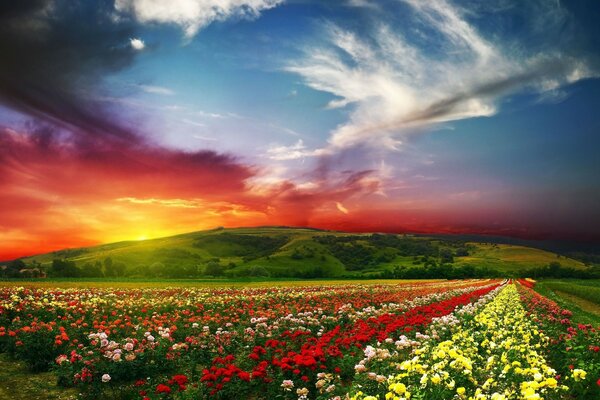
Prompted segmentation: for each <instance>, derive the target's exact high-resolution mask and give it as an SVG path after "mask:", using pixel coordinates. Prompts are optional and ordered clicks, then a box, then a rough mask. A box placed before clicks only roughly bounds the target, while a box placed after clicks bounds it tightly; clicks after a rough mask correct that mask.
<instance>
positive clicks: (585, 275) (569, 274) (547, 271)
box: [519, 261, 600, 279]
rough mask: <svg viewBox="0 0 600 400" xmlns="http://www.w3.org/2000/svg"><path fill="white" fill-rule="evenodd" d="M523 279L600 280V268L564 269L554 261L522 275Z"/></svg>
mask: <svg viewBox="0 0 600 400" xmlns="http://www.w3.org/2000/svg"><path fill="white" fill-rule="evenodd" d="M519 276H522V277H531V278H582V279H598V278H600V268H590V269H587V270H580V269H575V268H571V267H563V266H562V265H561V264H560V263H559V262H557V261H553V262H551V263H549V264H548V265H546V266H544V267H538V268H531V269H528V270H526V271H524V273H522V274H520V275H519Z"/></svg>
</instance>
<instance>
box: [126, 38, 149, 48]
mask: <svg viewBox="0 0 600 400" xmlns="http://www.w3.org/2000/svg"><path fill="white" fill-rule="evenodd" d="M129 44H131V47H132V48H133V49H134V50H138V51H139V50H144V48H145V47H146V44H145V43H144V41H143V40H142V39H138V38H131V39H129Z"/></svg>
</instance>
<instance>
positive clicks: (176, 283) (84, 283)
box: [0, 278, 444, 289]
mask: <svg viewBox="0 0 600 400" xmlns="http://www.w3.org/2000/svg"><path fill="white" fill-rule="evenodd" d="M443 281H444V280H442V279H365V280H360V279H348V280H336V279H328V280H285V279H281V280H259V281H250V280H193V279H165V280H157V279H155V280H148V279H126V278H125V279H104V278H99V279H69V278H64V279H30V280H22V279H19V280H9V281H0V287H21V286H23V287H34V288H130V289H136V288H167V287H174V288H175V287H182V288H185V287H190V288H204V287H206V288H211V287H214V288H218V287H225V288H230V287H236V288H242V287H249V288H252V287H257V288H262V287H302V286H331V285H356V284H361V285H382V284H385V285H388V284H389V285H393V284H411V283H414V284H427V283H432V282H443Z"/></svg>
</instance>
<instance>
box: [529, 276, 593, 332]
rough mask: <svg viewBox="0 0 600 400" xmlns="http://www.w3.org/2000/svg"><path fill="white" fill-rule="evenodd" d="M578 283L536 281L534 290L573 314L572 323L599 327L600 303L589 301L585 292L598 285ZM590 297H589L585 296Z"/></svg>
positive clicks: (590, 282)
mask: <svg viewBox="0 0 600 400" xmlns="http://www.w3.org/2000/svg"><path fill="white" fill-rule="evenodd" d="M576 282H579V281H572V280H559V279H552V280H543V281H538V282H537V283H536V285H535V290H536V291H537V292H538V293H540V294H541V295H543V296H546V297H548V298H549V299H551V300H554V301H555V302H557V303H558V304H559V305H560V306H561V307H562V308H566V309H568V310H570V311H572V312H573V321H575V322H577V323H582V324H592V325H594V326H600V303H598V302H594V301H590V300H588V299H587V298H586V297H583V296H586V292H587V291H588V290H590V289H596V292H597V291H600V289H599V288H597V287H593V286H591V285H594V283H595V284H596V285H598V284H600V282H599V281H597V280H589V281H585V283H586V284H587V285H582V284H577V283H576ZM587 297H590V296H587Z"/></svg>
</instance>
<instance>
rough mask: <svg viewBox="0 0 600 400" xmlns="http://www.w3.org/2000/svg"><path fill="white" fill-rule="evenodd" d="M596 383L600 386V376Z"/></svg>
mask: <svg viewBox="0 0 600 400" xmlns="http://www.w3.org/2000/svg"><path fill="white" fill-rule="evenodd" d="M596 385H598V386H600V378H598V380H597V381H596Z"/></svg>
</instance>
